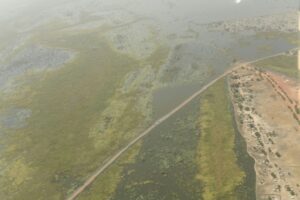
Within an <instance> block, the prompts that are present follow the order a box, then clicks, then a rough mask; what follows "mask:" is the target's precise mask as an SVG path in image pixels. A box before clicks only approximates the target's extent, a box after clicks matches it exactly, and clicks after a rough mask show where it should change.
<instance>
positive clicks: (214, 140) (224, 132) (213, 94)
mask: <svg viewBox="0 0 300 200" xmlns="http://www.w3.org/2000/svg"><path fill="white" fill-rule="evenodd" d="M201 98H202V99H201V106H200V118H199V123H200V132H201V138H200V141H199V145H198V159H197V162H198V166H199V167H198V170H199V171H198V174H197V178H199V180H200V181H201V182H202V184H203V199H204V200H214V199H228V200H229V199H230V200H233V199H236V200H239V199H241V198H240V197H241V196H242V197H243V199H253V195H254V191H255V190H254V187H255V183H254V182H253V183H252V185H246V186H245V188H247V187H250V190H252V194H251V193H249V194H248V191H247V190H242V191H240V190H238V188H239V187H240V186H242V185H244V184H245V178H246V174H247V172H245V171H244V169H243V168H242V167H241V166H240V165H239V162H238V157H237V153H239V152H238V151H239V149H238V151H236V146H235V145H236V130H235V122H234V120H233V117H232V111H231V103H230V99H229V97H228V94H227V86H226V82H225V80H224V79H221V80H220V81H218V82H217V83H216V84H214V85H213V86H212V87H210V88H209V89H208V90H207V91H205V92H204V94H203V96H202V97H201ZM238 147H239V148H241V149H243V148H244V150H243V151H242V152H243V153H246V152H245V148H246V147H245V146H241V145H240V146H238ZM246 154H247V153H246ZM252 167H254V166H253V165H252ZM243 192H244V193H246V195H245V194H242V193H243Z"/></svg>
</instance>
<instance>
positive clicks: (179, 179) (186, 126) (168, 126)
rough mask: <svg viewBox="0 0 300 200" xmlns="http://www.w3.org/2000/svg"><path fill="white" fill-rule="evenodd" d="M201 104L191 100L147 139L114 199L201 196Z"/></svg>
mask: <svg viewBox="0 0 300 200" xmlns="http://www.w3.org/2000/svg"><path fill="white" fill-rule="evenodd" d="M197 106H198V101H193V102H191V103H190V104H189V105H187V106H186V107H184V108H183V109H182V110H180V111H179V112H177V113H176V114H174V115H173V116H172V117H170V118H169V119H168V120H167V121H165V122H164V123H162V124H161V125H159V126H158V127H157V128H155V129H154V130H153V131H152V132H151V133H150V134H149V135H148V136H147V137H146V138H145V139H144V140H143V143H142V146H141V149H140V151H139V154H138V155H137V157H136V161H135V162H134V163H131V164H129V165H127V166H126V167H125V170H124V171H123V173H122V180H121V181H120V183H119V185H118V187H117V190H116V192H115V195H114V197H113V199H116V200H119V199H147V200H165V199H172V200H179V199H189V200H199V199H201V184H200V181H199V180H197V179H196V178H195V177H196V173H197V165H196V157H197V155H196V149H197V144H198V140H199V131H198V123H197V117H198V115H199V110H197V109H195V107H197Z"/></svg>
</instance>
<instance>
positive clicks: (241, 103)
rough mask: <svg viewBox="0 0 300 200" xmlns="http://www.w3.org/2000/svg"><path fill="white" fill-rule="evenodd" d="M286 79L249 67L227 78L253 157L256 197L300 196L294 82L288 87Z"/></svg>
mask: <svg viewBox="0 0 300 200" xmlns="http://www.w3.org/2000/svg"><path fill="white" fill-rule="evenodd" d="M277 81H278V82H277ZM285 81H286V80H284V81H283V80H282V79H281V78H278V76H276V77H275V76H274V74H272V73H270V72H261V71H258V70H256V69H255V68H254V67H252V66H248V67H246V68H244V69H238V70H237V71H235V72H234V73H233V75H232V76H231V79H230V83H231V85H232V98H233V102H234V107H235V111H236V118H237V120H238V121H239V128H240V131H241V133H242V135H243V136H244V138H245V140H246V142H247V146H248V152H249V154H250V155H251V156H252V157H253V158H254V159H255V170H256V176H257V183H256V185H257V187H256V190H257V199H263V200H268V199H272V200H288V199H300V197H299V194H300V188H299V182H300V159H299V152H300V147H299V145H297V144H299V142H300V134H299V133H300V131H299V130H300V125H299V123H298V121H297V119H295V116H294V113H295V110H294V106H295V105H297V103H296V101H295V100H294V99H293V97H292V96H293V95H292V94H293V93H292V92H291V91H295V84H291V83H289V87H288V86H287V85H286V83H287V82H285ZM291 85H294V88H292V87H291ZM288 89H289V90H288Z"/></svg>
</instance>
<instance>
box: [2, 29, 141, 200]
mask: <svg viewBox="0 0 300 200" xmlns="http://www.w3.org/2000/svg"><path fill="white" fill-rule="evenodd" d="M100 33H101V31H100V30H98V31H95V32H77V33H70V32H60V33H59V34H56V33H55V34H52V33H49V34H45V33H44V35H43V36H42V37H39V36H37V37H36V40H37V41H39V42H42V43H43V44H45V45H50V46H55V47H62V48H67V49H70V50H73V51H75V52H77V56H76V58H74V60H73V61H71V62H69V63H67V64H66V65H65V66H64V67H62V68H60V69H57V70H52V71H48V72H45V73H28V74H27V76H26V77H23V78H22V81H23V82H22V85H21V86H20V88H19V90H18V91H16V93H14V94H13V95H10V96H6V98H5V99H4V98H3V99H1V102H0V112H5V110H6V109H9V108H15V107H16V108H26V109H28V110H30V111H31V112H32V115H31V116H30V118H28V119H27V122H26V126H25V127H22V128H20V129H5V128H2V129H1V131H3V132H4V133H5V134H1V143H0V144H1V145H5V148H3V151H1V155H0V163H1V166H0V169H1V178H0V199H24V200H27V199H30V200H31V199H54V200H55V199H63V198H65V197H66V196H67V195H69V194H70V193H71V192H72V191H73V190H74V189H75V188H77V187H78V186H80V185H81V184H82V183H83V182H84V181H85V180H86V178H87V177H88V176H89V175H91V174H92V173H93V172H94V171H95V170H96V169H97V168H98V167H99V166H100V165H101V164H102V163H103V161H104V160H105V159H107V158H108V157H109V156H111V155H112V154H114V152H116V151H117V150H118V149H120V147H123V146H124V145H125V144H127V143H128V141H129V140H130V139H131V138H132V137H134V136H135V135H136V134H137V133H138V131H137V129H136V128H137V127H141V126H142V125H143V122H144V119H145V116H144V113H143V111H142V110H138V109H137V107H136V102H135V101H136V98H135V97H136V96H135V95H139V94H138V93H135V94H134V95H133V94H132V96H131V95H126V94H120V93H118V94H117V89H118V88H119V87H120V85H121V83H122V81H123V80H124V77H125V75H126V74H127V73H128V72H130V71H131V70H133V69H135V68H136V67H138V66H139V63H138V62H137V61H135V60H133V59H131V58H129V57H127V56H124V55H120V54H118V53H116V52H114V51H113V50H112V49H110V48H109V45H108V44H107V43H106V41H105V40H103V38H102V37H101V34H100ZM25 83H26V84H25ZM120 105H121V106H120ZM108 107H110V109H109V113H111V114H110V115H109V117H105V124H104V125H105V127H104V129H101V130H100V129H99V130H97V129H95V130H94V129H93V127H97V124H98V123H99V122H100V121H103V118H102V117H103V116H102V113H103V112H104V111H105V110H106V109H107V108H108ZM103 130H104V131H103ZM91 132H92V133H91ZM1 147H2V146H1ZM3 169H4V170H3ZM17 169H19V170H17Z"/></svg>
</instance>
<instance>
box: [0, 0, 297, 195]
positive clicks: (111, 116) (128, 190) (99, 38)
mask: <svg viewBox="0 0 300 200" xmlns="http://www.w3.org/2000/svg"><path fill="white" fill-rule="evenodd" d="M297 3H298V2H297V1H295V0H282V1H273V0H253V1H250V0H242V1H239V2H238V1H234V0H225V1H222V2H220V1H217V0H201V1H196V0H189V1H183V0H178V1H173V0H165V1H161V0H154V1H151V2H150V1H146V0H143V1H137V0H112V1H108V0H105V1H95V0H75V1H69V0H66V1H58V0H55V1H51V2H50V1H48V2H47V1H45V2H38V1H34V0H32V1H31V2H28V4H22V3H20V5H18V6H16V7H15V9H12V8H11V7H9V6H10V5H13V4H14V2H13V1H12V2H11V3H7V4H5V5H6V6H7V7H6V8H5V9H4V6H3V7H2V6H1V5H0V13H1V14H0V25H1V26H2V27H3V31H1V33H0V199H1V200H2V199H3V200H15V199H16V200H19V199H20V200H21V199H22V200H27V199H28V200H31V199H51V200H52V199H53V200H55V199H57V200H58V199H66V198H67V197H69V196H70V195H71V194H72V193H73V192H74V191H76V189H77V188H79V187H80V186H82V185H83V184H84V182H85V181H86V180H88V178H89V177H90V176H91V175H92V174H94V173H95V171H96V170H98V169H99V168H100V167H101V166H102V165H103V164H105V163H106V162H107V161H108V160H109V159H111V158H112V157H113V156H114V155H115V154H116V153H117V152H119V151H120V149H122V148H124V146H126V145H127V144H128V143H129V142H130V141H132V140H133V139H134V138H136V137H137V136H138V135H139V134H141V133H142V132H143V131H144V130H146V129H147V128H148V127H149V126H151V124H153V122H157V121H156V120H158V119H160V118H161V117H163V116H165V115H166V114H167V113H169V112H171V111H172V110H173V109H174V108H176V107H177V106H178V105H179V104H180V103H182V102H183V101H185V100H186V99H187V98H188V97H190V96H191V95H192V94H194V93H195V92H197V91H199V89H201V88H202V87H204V86H206V85H207V84H209V83H210V82H211V81H214V80H215V79H216V78H218V77H220V75H222V74H223V73H224V72H226V71H227V70H228V69H230V68H232V67H234V66H236V65H237V64H239V63H243V62H247V61H251V60H255V59H258V58H262V57H266V56H269V55H272V54H276V53H279V52H283V51H287V50H289V49H292V48H295V47H297V45H298V44H299V43H298V30H297V25H298V21H297V20H298V14H297V8H298V5H297ZM2 10H3V12H2ZM4 10H5V11H4ZM290 56H293V59H289V58H288V59H287V58H286V55H285V56H282V57H279V58H275V60H273V59H269V60H264V61H261V62H260V63H258V64H257V66H259V65H262V66H261V67H262V68H268V69H272V70H274V71H276V72H280V73H285V74H286V75H291V74H295V71H293V70H291V69H290V68H289V66H290V65H293V64H295V62H296V57H295V55H290ZM275 61H276V63H274V62H275ZM283 65H284V66H286V67H284V68H282V66H283ZM222 81H223V82H217V83H216V85H213V86H212V87H211V88H210V89H209V90H208V91H207V92H206V93H203V95H201V96H200V97H197V98H196V99H194V100H193V101H192V102H191V103H189V104H188V105H187V106H186V107H184V108H183V109H182V110H180V111H179V112H176V113H175V114H174V115H172V116H170V118H168V119H167V120H166V121H165V122H164V123H162V124H160V125H159V126H157V127H156V128H155V129H154V130H152V131H151V132H150V133H149V135H148V136H147V137H145V138H143V140H141V141H139V142H137V143H136V144H134V145H133V146H132V147H131V148H129V149H128V151H126V152H124V154H122V155H121V157H120V158H119V159H117V160H116V161H115V163H113V164H112V165H111V166H110V167H109V168H108V169H107V170H106V171H104V173H103V174H101V175H99V177H97V179H96V181H95V182H94V183H93V184H92V185H91V187H88V188H87V189H86V190H85V191H84V192H83V193H82V194H81V195H80V196H79V199H97V200H99V199H100V200H102V199H103V200H106V199H129V200H130V199H149V200H150V199H204V200H210V199H218V198H219V199H220V198H222V199H255V185H254V184H255V176H254V172H253V171H254V169H253V166H254V164H253V160H252V159H251V158H250V157H249V155H248V153H247V149H246V144H245V141H244V139H243V138H242V136H241V135H240V133H239V132H238V131H237V130H236V127H235V126H236V125H235V119H234V117H233V115H232V110H231V109H232V108H231V103H230V100H226V98H227V89H226V84H225V80H223V79H222ZM218 99H222V102H219V101H217V100H218ZM204 102H206V103H204ZM204 104H205V105H204ZM208 113H214V115H209V114H208ZM222 117H224V118H222ZM203 120H205V121H207V123H208V124H210V125H208V127H207V129H206V130H204V129H203V127H204V126H205V125H204V124H203ZM217 121H224V123H223V124H222V123H219V124H218V123H217ZM215 124H218V126H220V127H218V126H215ZM212 127H213V128H219V129H211V130H209V128H212ZM220 130H227V131H224V133H223V134H224V135H215V134H216V133H220V132H222V131H220ZM205 132H209V133H211V137H208V135H206V136H205V134H204V133H205ZM222 142H224V143H222ZM217 143H220V144H219V145H220V149H226V148H228V151H226V152H222V151H221V150H220V149H218V148H212V149H211V148H209V146H213V147H214V145H215V144H217ZM223 153H224V154H223ZM215 154H216V155H215ZM205 155H206V157H205ZM203 159H204V160H203ZM222 159H224V160H222ZM221 161H222V163H223V161H224V163H227V164H226V166H228V168H217V167H215V166H222V164H221ZM211 170H214V171H211ZM227 170H228V171H227ZM222 173H225V175H224V177H223V175H220V174H222ZM229 177H230V178H232V180H229ZM233 177H234V178H233ZM217 178H220V179H218V180H219V181H220V182H219V183H218V184H217V183H214V181H213V180H212V179H215V180H217ZM221 183H222V184H221ZM225 185H227V186H228V187H225Z"/></svg>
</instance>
